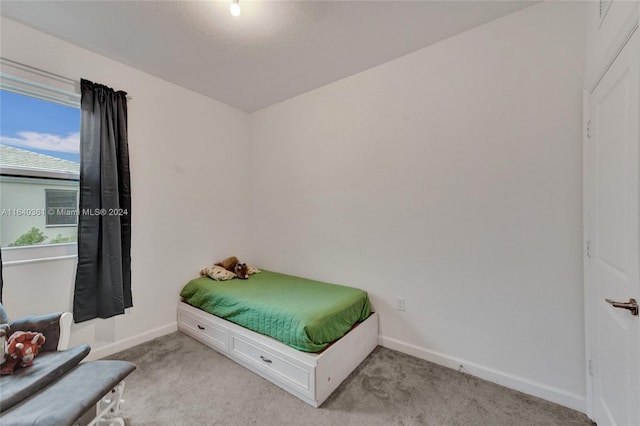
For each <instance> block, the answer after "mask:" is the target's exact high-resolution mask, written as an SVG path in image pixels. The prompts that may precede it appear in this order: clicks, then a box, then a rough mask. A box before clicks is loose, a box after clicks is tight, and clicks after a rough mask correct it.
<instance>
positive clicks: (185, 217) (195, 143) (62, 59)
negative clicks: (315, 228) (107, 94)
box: [0, 18, 251, 358]
mask: <svg viewBox="0 0 640 426" xmlns="http://www.w3.org/2000/svg"><path fill="white" fill-rule="evenodd" d="M0 35H1V45H0V46H1V50H0V54H1V55H2V56H3V57H5V58H8V59H11V60H14V61H18V62H21V63H24V64H27V65H30V66H33V67H37V68H40V69H43V70H47V71H49V72H52V73H56V74H60V75H63V76H66V77H69V78H74V79H78V80H79V79H80V78H86V79H89V80H92V81H95V82H99V83H102V84H106V85H108V86H111V87H113V88H115V89H118V90H125V91H127V92H128V93H129V94H130V95H131V96H132V97H133V100H132V101H131V102H130V103H129V148H130V163H131V181H132V194H133V205H132V233H133V236H132V253H131V256H132V274H133V276H132V287H133V303H134V307H133V308H132V309H131V310H129V311H128V312H127V314H126V315H122V316H118V317H115V318H111V319H108V320H92V321H88V322H84V323H81V324H76V325H74V326H73V334H72V337H71V343H72V344H76V343H80V342H86V343H89V344H91V346H92V347H93V349H94V352H92V355H91V356H92V357H94V358H95V357H99V356H102V355H105V354H108V353H110V352H113V351H116V350H118V349H122V348H124V347H127V346H130V345H133V344H136V343H139V342H140V341H141V340H144V339H148V338H152V337H155V336H156V335H160V334H164V333H167V332H169V331H172V330H175V329H176V304H177V300H178V293H179V292H180V289H181V287H182V286H183V285H184V283H185V282H186V281H187V280H188V279H190V278H193V277H195V276H197V275H198V271H199V270H200V268H202V267H203V266H204V265H207V264H210V263H211V262H212V261H213V260H214V259H220V258H222V257H226V256H228V255H229V254H230V253H233V254H236V255H238V256H245V255H246V253H247V247H248V245H249V239H248V237H249V233H248V231H247V227H246V226H244V225H245V224H246V223H248V221H249V216H248V208H249V201H248V197H247V194H248V193H249V185H250V176H251V173H250V170H249V165H248V161H247V160H245V159H247V158H249V139H248V137H249V125H248V115H247V114H246V113H244V112H242V111H239V110H237V109H234V108H231V107H229V106H226V105H224V104H222V103H220V102H217V101H214V100H212V99H210V98H207V97H204V96H202V95H199V94H196V93H194V92H191V91H189V90H186V89H183V88H181V87H178V86H176V85H173V84H170V83H167V82H166V81H163V80H160V79H158V78H156V77H153V76H151V75H149V74H146V73H143V72H140V71H138V70H135V69H133V68H130V67H128V66H125V65H123V64H121V63H118V62H115V61H113V60H110V59H108V58H106V57H104V56H100V55H98V54H95V53H92V52H89V51H87V50H84V49H81V48H79V47H76V46H74V45H71V44H68V43H65V42H63V41H61V40H59V39H55V38H52V37H50V36H48V35H45V34H43V33H40V32H37V31H35V30H32V29H30V28H27V27H25V26H23V25H20V24H17V23H15V22H13V21H11V20H8V19H4V18H3V19H2V21H1V34H0ZM74 275H75V260H65V261H59V262H45V263H38V264H26V265H19V266H15V265H9V266H7V267H6V268H5V270H4V283H5V286H4V301H5V305H6V307H7V310H8V311H9V314H10V316H12V317H18V316H20V315H23V314H26V313H44V312H52V311H55V310H70V309H71V301H72V298H73V281H74Z"/></svg>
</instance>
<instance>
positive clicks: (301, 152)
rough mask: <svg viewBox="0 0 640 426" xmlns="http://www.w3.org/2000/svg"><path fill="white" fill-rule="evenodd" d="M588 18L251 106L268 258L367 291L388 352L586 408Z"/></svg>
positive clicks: (498, 35)
mask: <svg viewBox="0 0 640 426" xmlns="http://www.w3.org/2000/svg"><path fill="white" fill-rule="evenodd" d="M584 23H585V16H584V4H582V3H573V2H544V3H541V4H538V5H536V6H533V7H531V8H527V9H525V10H523V11H521V12H518V13H516V14H513V15H509V16H506V17H504V18H501V19H499V20H497V21H494V22H491V23H489V24H486V25H484V26H481V27H478V28H476V29H473V30H471V31H468V32H466V33H464V34H461V35H459V36H456V37H453V38H450V39H448V40H445V41H443V42H441V43H438V44H436V45H433V46H430V47H427V48H424V49H422V50H419V51H417V52H414V53H412V54H409V55H407V56H405V57H402V58H400V59H397V60H394V61H391V62H389V63H386V64H383V65H381V66H378V67H375V68H373V69H370V70H368V71H365V72H362V73H360V74H357V75H354V76H352V77H349V78H346V79H344V80H341V81H338V82H336V83H333V84H330V85H328V86H325V87H322V88H320V89H317V90H314V91H311V92H309V93H306V94H303V95H301V96H298V97H296V98H293V99H290V100H287V101H284V102H282V103H279V104H277V105H274V106H272V107H269V108H266V109H263V110H261V111H258V112H256V113H254V114H252V116H251V143H252V149H251V152H252V172H253V173H254V176H256V177H257V178H256V179H253V180H252V203H253V205H252V217H251V220H252V228H251V229H252V233H253V242H254V244H253V249H254V253H255V256H254V259H255V262H256V264H258V265H260V266H262V267H264V268H267V269H273V270H278V271H287V272H288V273H293V274H298V275H301V276H307V277H312V278H317V279H324V280H327V281H332V282H339V283H345V284H349V285H353V286H356V287H360V288H363V289H366V290H367V291H368V292H369V294H370V296H371V298H372V301H373V305H374V307H375V309H376V310H377V311H378V312H379V313H380V321H381V324H380V325H381V342H382V343H383V344H384V345H386V346H389V347H392V348H396V349H399V350H403V351H405V352H408V353H412V354H414V355H417V356H421V357H423V358H426V359H431V360H434V361H436V362H439V363H442V364H445V365H449V366H451V367H454V368H459V367H460V364H462V365H463V367H462V369H463V371H468V372H471V373H472V374H476V375H479V376H481V377H485V378H487V379H489V380H493V381H496V382H498V383H502V384H505V385H507V386H510V387H513V388H516V389H520V390H523V391H525V392H528V393H531V394H534V395H538V396H541V397H543V398H547V399H550V400H553V401H556V402H559V403H561V404H564V405H567V406H570V407H573V408H576V409H579V410H582V411H584V409H585V392H586V390H585V378H584V371H585V369H584V365H585V359H584V358H585V357H584V326H583V287H582V251H581V250H582V248H581V240H582V234H581V227H582V210H581V206H582V198H581V196H582V183H581V168H582V163H581V158H582V155H581V134H582V133H581V120H582V119H581V110H582V106H581V105H582V100H581V98H582V92H581V89H582V82H583V75H584V66H585V65H584V44H585V41H584V37H585V34H584V31H585V29H584ZM396 296H401V297H404V298H405V299H406V311H405V312H399V311H397V310H395V309H394V299H395V297H396Z"/></svg>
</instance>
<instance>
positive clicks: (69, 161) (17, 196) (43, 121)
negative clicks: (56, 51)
mask: <svg viewBox="0 0 640 426" xmlns="http://www.w3.org/2000/svg"><path fill="white" fill-rule="evenodd" d="M0 66H1V71H2V73H1V74H0V212H1V215H0V245H1V246H2V248H3V258H4V260H5V261H10V260H22V259H30V258H33V256H32V255H30V254H23V255H17V256H15V253H13V252H12V251H15V250H18V251H20V252H21V253H22V251H24V250H27V249H31V248H34V249H35V248H37V251H38V253H42V248H43V247H46V246H50V247H53V245H54V244H56V245H60V244H62V243H67V245H69V244H68V243H75V241H76V238H77V223H78V218H77V214H76V213H77V208H78V181H79V172H80V156H79V146H80V138H79V132H80V109H79V108H80V96H79V95H77V91H76V89H75V85H74V83H73V82H72V81H71V80H68V79H64V78H63V77H59V76H56V75H53V74H48V73H46V72H44V71H41V70H37V69H34V68H30V67H27V66H24V65H21V64H17V63H15V62H12V61H8V60H6V59H4V58H0ZM72 245H73V252H75V244H72ZM5 248H8V249H7V250H6V251H5ZM21 250H22V251H21ZM5 253H6V256H5ZM31 253H35V251H33V250H32V251H31ZM62 254H69V250H67V251H65V252H64V253H62ZM49 256H51V254H47V255H44V256H43V257H49ZM54 256H55V254H54ZM36 257H41V254H38V256H36Z"/></svg>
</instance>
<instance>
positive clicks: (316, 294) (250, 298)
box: [180, 270, 370, 352]
mask: <svg viewBox="0 0 640 426" xmlns="http://www.w3.org/2000/svg"><path fill="white" fill-rule="evenodd" d="M180 296H182V297H183V298H184V300H185V302H186V303H188V304H190V305H193V306H195V307H197V308H200V309H202V310H204V311H206V312H209V313H210V314H213V315H216V316H218V317H221V318H224V319H226V320H228V321H231V322H234V323H236V324H238V325H241V326H243V327H246V328H248V329H250V330H253V331H256V332H258V333H262V334H266V335H267V336H271V337H273V338H274V339H277V340H279V341H281V342H283V343H285V344H287V345H289V346H291V347H293V348H295V349H298V350H301V351H305V352H319V351H321V350H323V349H324V348H326V347H327V346H328V345H329V344H330V343H331V342H334V341H336V340H338V339H339V338H340V337H342V336H344V335H345V334H346V333H347V332H348V331H349V330H350V329H351V327H352V326H353V325H354V324H355V323H357V322H359V321H363V320H365V319H366V318H367V317H368V316H369V314H370V305H369V298H368V296H367V292H365V291H363V290H358V289H356V288H352V287H345V286H341V285H336V284H327V283H323V282H320V281H313V280H308V279H305V278H299V277H293V276H291V275H284V274H279V273H276V272H269V271H264V270H263V271H262V272H261V273H259V274H255V275H251V276H250V277H249V279H247V280H239V279H233V280H229V281H214V280H212V279H210V278H207V277H203V278H196V279H194V280H191V281H190V282H189V283H188V284H187V285H186V286H185V287H184V288H183V289H182V292H181V293H180Z"/></svg>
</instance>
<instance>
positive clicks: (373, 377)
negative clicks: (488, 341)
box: [109, 332, 593, 426]
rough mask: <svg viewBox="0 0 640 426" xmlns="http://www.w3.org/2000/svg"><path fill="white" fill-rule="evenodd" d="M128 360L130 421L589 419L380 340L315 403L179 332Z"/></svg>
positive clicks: (132, 352) (562, 424) (562, 425)
mask: <svg viewBox="0 0 640 426" xmlns="http://www.w3.org/2000/svg"><path fill="white" fill-rule="evenodd" d="M109 359H121V360H127V361H131V362H133V363H135V364H136V365H137V367H138V368H137V370H136V371H134V372H133V373H132V374H131V375H130V376H129V377H128V378H127V379H126V386H125V400H126V401H125V403H124V404H123V406H122V414H123V416H124V418H125V420H126V422H127V425H129V426H137V425H430V426H440V425H442V426H445V425H446V426H454V425H460V426H463V425H464V426H473V425H482V426H503V425H504V426H517V425H532V426H533V425H549V426H551V425H558V426H572V425H576V426H578V425H593V423H592V422H591V421H589V419H588V418H587V417H586V416H585V415H584V414H582V413H579V412H577V411H574V410H571V409H569V408H565V407H562V406H559V405H556V404H553V403H551V402H548V401H545V400H542V399H539V398H535V397H532V396H529V395H525V394H523V393H520V392H517V391H514V390H510V389H507V388H504V387H502V386H499V385H496V384H494V383H490V382H487V381H484V380H481V379H478V378H476V377H473V376H471V375H468V374H464V373H460V372H457V371H455V370H451V369H448V368H445V367H441V366H439V365H436V364H433V363H430V362H428V361H424V360H421V359H418V358H414V357H412V356H409V355H406V354H403V353H400V352H397V351H393V350H390V349H386V348H383V347H380V346H378V347H377V348H376V349H375V350H374V351H373V353H371V355H369V357H368V358H367V359H366V360H365V361H364V362H363V363H362V364H361V365H360V366H359V367H358V368H357V369H356V370H355V371H354V372H353V373H352V374H351V375H350V376H349V377H348V378H347V379H346V380H345V381H344V382H343V383H342V385H340V387H338V389H337V390H336V391H335V392H334V393H333V394H332V395H331V396H330V397H329V399H328V400H327V401H326V402H325V403H324V404H323V405H322V406H321V407H320V408H313V407H311V406H309V405H307V404H305V403H304V402H302V401H300V400H299V399H297V398H295V397H293V396H291V395H290V394H288V393H287V392H285V391H283V390H281V389H280V388H278V387H277V386H275V385H273V384H271V383H269V382H268V381H266V380H264V379H263V378H261V377H259V376H258V375H256V374H254V373H252V372H250V371H249V370H246V369H245V368H243V367H241V366H240V365H238V364H236V363H235V362H233V361H231V360H229V359H228V358H226V357H224V356H222V355H220V354H218V353H217V352H215V351H214V350H212V349H209V348H208V347H206V346H204V345H202V344H201V343H199V342H197V341H196V340H193V339H192V338H190V337H188V336H186V335H184V334H182V333H179V332H176V333H172V334H169V335H167V336H163V337H160V338H158V339H155V340H152V341H150V342H146V343H143V344H141V345H138V346H136V347H133V348H130V349H127V350H125V351H123V352H120V353H118V354H115V355H113V356H110V357H109Z"/></svg>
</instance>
